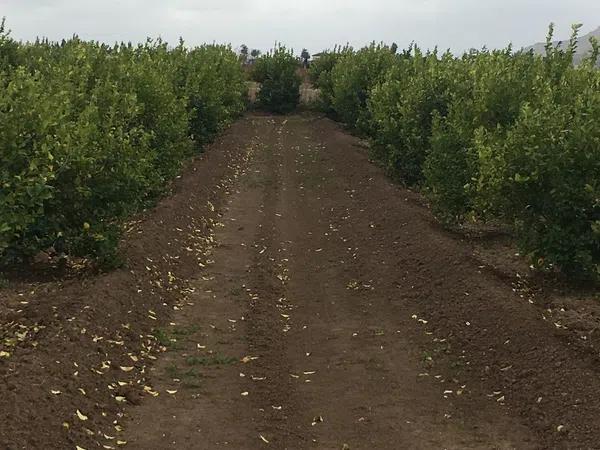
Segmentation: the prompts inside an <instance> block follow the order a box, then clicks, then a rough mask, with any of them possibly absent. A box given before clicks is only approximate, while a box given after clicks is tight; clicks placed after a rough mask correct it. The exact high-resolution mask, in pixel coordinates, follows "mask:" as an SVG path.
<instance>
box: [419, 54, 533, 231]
mask: <svg viewBox="0 0 600 450" xmlns="http://www.w3.org/2000/svg"><path fill="white" fill-rule="evenodd" d="M458 64H459V66H458V69H456V68H455V69H454V70H453V73H454V74H455V75H454V78H455V83H454V85H453V87H452V90H451V93H450V101H449V103H448V106H447V113H446V114H445V115H442V116H441V117H440V120H438V121H437V123H436V124H435V126H434V127H433V128H432V132H431V139H430V144H431V146H430V149H429V152H428V154H427V158H426V160H425V162H424V175H425V185H426V188H427V192H428V195H429V198H430V200H431V202H432V207H433V209H434V211H435V212H436V214H437V215H438V217H439V218H441V219H442V220H443V221H444V222H447V223H457V222H460V221H462V220H464V218H465V217H467V216H472V215H473V214H475V212H476V210H478V211H477V213H478V214H479V215H481V214H484V213H485V214H487V213H490V212H491V211H487V210H486V209H485V208H482V207H481V206H482V205H481V204H479V205H477V204H476V203H477V201H478V199H477V178H478V171H479V169H478V167H479V165H478V162H477V152H476V150H475V144H474V139H475V136H476V134H477V132H480V131H482V130H485V131H486V132H487V133H488V134H493V135H495V136H496V139H499V140H502V139H503V138H504V135H505V133H506V130H507V129H508V128H509V127H510V126H512V124H513V123H514V122H515V120H516V119H517V117H518V115H519V111H520V108H521V106H522V105H523V103H524V102H525V101H528V100H529V99H530V98H532V97H533V96H534V95H535V93H534V91H533V87H534V82H535V80H536V77H538V76H539V74H540V69H541V65H540V64H539V58H538V59H536V58H534V56H533V55H531V54H517V55H513V54H512V51H511V49H510V47H509V48H508V49H506V50H503V51H494V52H488V51H483V52H471V53H470V54H467V55H465V56H464V57H463V58H462V60H461V61H460V62H459V63H458Z"/></svg>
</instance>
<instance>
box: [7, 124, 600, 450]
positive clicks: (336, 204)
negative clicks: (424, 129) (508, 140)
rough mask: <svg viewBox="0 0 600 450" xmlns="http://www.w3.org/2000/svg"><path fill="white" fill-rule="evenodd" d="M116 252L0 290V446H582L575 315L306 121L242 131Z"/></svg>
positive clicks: (598, 429)
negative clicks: (106, 261) (103, 265)
mask: <svg viewBox="0 0 600 450" xmlns="http://www.w3.org/2000/svg"><path fill="white" fill-rule="evenodd" d="M501 248H506V249H510V245H508V244H507V245H506V246H505V247H501ZM124 250H125V252H126V254H127V255H128V261H129V264H128V268H127V269H124V270H120V271H117V272H114V273H111V274H109V275H105V276H103V277H98V278H92V279H85V280H71V281H68V282H64V283H58V282H57V283H43V284H42V283H40V284H39V285H37V286H32V285H30V284H28V285H24V284H23V285H20V286H18V285H17V286H13V287H11V289H10V290H5V291H2V292H3V294H2V295H3V296H4V298H2V306H1V307H0V308H1V309H0V312H1V315H0V319H1V320H2V328H1V329H2V330H3V331H2V332H0V333H3V334H0V338H3V339H4V340H5V341H6V340H7V339H12V340H13V341H14V342H13V341H11V342H10V343H9V344H10V345H8V344H6V343H5V344H3V345H4V346H3V347H1V348H2V349H8V351H9V352H10V356H8V357H4V358H0V375H1V376H2V377H3V381H4V382H3V383H2V384H0V411H1V413H0V414H1V415H0V420H1V421H2V424H3V425H2V427H0V447H2V448H10V449H12V448H75V445H79V446H81V447H82V448H87V449H90V448H102V446H106V447H105V448H119V447H121V446H126V448H134V449H167V448H177V449H204V448H206V449H213V448H221V447H229V448H235V449H256V448H269V447H271V448H287V449H305V448H318V449H342V448H350V449H371V448H373V449H375V448H376V449H397V448H422V449H431V448H440V449H443V448H448V449H450V448H453V449H463V448H481V449H488V448H499V449H508V448H519V449H521V448H526V449H527V448H535V449H537V448H599V447H600V445H599V444H598V443H599V442H600V422H599V421H598V420H596V418H597V417H598V416H599V413H600V397H599V395H598V394H599V393H600V378H599V377H598V375H599V373H598V368H599V367H600V366H599V365H598V361H597V355H598V353H597V349H596V347H595V345H594V337H595V336H594V327H593V326H592V325H590V324H593V323H594V320H596V319H597V316H596V315H595V314H596V309H595V307H594V304H593V303H591V302H588V303H584V304H583V305H584V306H583V307H579V309H575V308H573V309H571V308H570V307H569V305H572V304H574V301H572V300H571V299H567V298H563V299H562V300H557V297H556V295H554V294H552V295H551V294H550V293H549V292H548V291H549V290H548V289H547V290H546V291H541V292H539V291H537V290H536V289H534V288H532V287H530V286H529V284H528V278H527V276H526V272H527V268H526V267H524V268H523V270H522V273H523V275H522V276H523V278H521V279H519V278H517V277H514V276H513V275H512V273H513V272H514V267H516V266H515V265H517V266H518V265H519V264H520V260H518V259H516V260H513V258H508V261H505V260H503V258H504V257H503V256H502V255H503V254H502V253H498V248H497V246H495V247H494V246H491V245H487V244H486V245H484V244H482V243H480V242H479V243H478V242H474V241H473V240H465V239H464V238H462V237H460V236H455V235H451V234H449V233H446V232H444V231H442V230H441V229H440V228H439V227H438V226H437V225H436V224H435V222H434V221H433V219H432V218H431V215H430V213H429V212H428V211H427V209H426V208H424V207H423V206H422V205H421V201H420V199H419V197H418V196H417V195H415V194H412V193H410V192H408V191H404V190H402V189H399V188H398V187H396V186H394V185H392V184H391V183H390V182H389V181H388V180H387V179H386V178H385V176H384V175H383V173H382V172H381V171H380V170H379V169H378V168H377V167H376V166H374V165H372V164H370V163H369V161H368V158H367V156H366V152H365V149H364V148H362V147H361V146H360V145H359V142H358V140H357V139H355V138H354V137H351V136H349V135H347V134H345V133H344V132H342V131H341V130H340V128H339V127H338V126H337V125H335V124H334V123H332V122H330V121H328V120H326V119H321V118H318V117H315V116H310V115H307V116H290V117H287V118H282V117H270V116H262V115H251V116H248V117H247V118H245V119H243V120H241V121H240V122H239V123H237V124H236V125H235V126H234V127H233V128H232V129H231V130H229V131H228V132H227V133H226V134H225V135H224V136H223V137H222V139H220V141H219V142H217V143H216V144H215V145H214V146H213V147H212V148H211V149H210V150H209V151H208V152H207V154H206V155H205V156H204V157H203V158H202V159H201V160H199V161H197V162H195V163H194V164H192V165H191V167H190V168H189V170H187V172H186V173H185V174H184V176H183V177H182V179H181V180H179V182H178V183H177V184H176V187H175V193H174V195H173V196H172V197H170V198H169V199H167V200H165V201H164V202H162V203H161V205H160V206H159V207H158V208H157V209H156V210H154V211H151V212H150V213H149V214H148V215H147V216H146V217H144V218H142V220H141V221H140V222H139V223H135V224H133V228H132V230H131V231H130V233H129V235H128V239H127V241H126V244H125V249H124ZM519 270H521V269H519ZM32 291H33V294H30V292H32ZM553 295H554V296H553ZM23 302H27V303H23ZM561 302H562V303H561ZM548 309H550V311H548ZM561 309H562V310H563V311H561ZM575 316H576V317H578V318H580V319H581V318H582V317H584V316H585V320H583V319H582V320H580V323H581V324H582V325H581V326H579V327H571V326H570V324H567V321H568V319H569V317H575ZM11 322H12V323H13V324H12V325H10V324H11ZM22 327H25V328H22ZM36 327H37V328H36ZM572 328H575V329H572ZM24 332H25V335H24V337H23V338H22V339H21V338H20V336H23V333H24ZM584 338H585V339H584ZM0 342H2V341H0ZM82 391H83V392H82ZM56 392H58V393H56ZM78 409H79V413H80V414H79V416H78V413H77V410H78ZM81 416H84V417H86V419H85V420H82V417H81ZM63 422H66V423H67V425H68V426H66V425H64V424H63ZM33 429H35V430H36V433H32V432H31V430H33Z"/></svg>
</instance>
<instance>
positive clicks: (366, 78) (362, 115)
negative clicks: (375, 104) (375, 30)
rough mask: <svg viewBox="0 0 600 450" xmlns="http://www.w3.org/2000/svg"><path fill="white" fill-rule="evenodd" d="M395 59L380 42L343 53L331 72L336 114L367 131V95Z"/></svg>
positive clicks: (353, 126) (333, 102) (351, 126)
mask: <svg viewBox="0 0 600 450" xmlns="http://www.w3.org/2000/svg"><path fill="white" fill-rule="evenodd" d="M397 61H398V57H397V56H396V55H395V54H394V53H392V51H391V50H390V48H389V47H387V46H384V45H375V44H371V45H370V46H369V47H365V48H363V49H360V50H359V51H357V52H346V53H344V54H343V55H342V57H341V58H340V59H339V61H338V62H337V64H335V66H334V67H333V70H332V72H331V83H332V86H333V90H332V91H333V100H332V107H333V110H334V111H335V114H336V116H337V117H338V118H339V119H340V120H341V121H342V122H344V123H345V124H347V125H348V126H349V127H350V128H353V129H356V130H358V131H359V132H362V133H365V134H368V133H369V131H370V127H371V119H370V114H369V111H368V109H367V99H368V98H369V95H370V92H371V89H373V87H374V86H376V85H377V84H378V83H380V82H381V81H383V80H384V78H385V75H386V74H387V72H388V70H390V69H391V68H392V66H394V64H396V62H397Z"/></svg>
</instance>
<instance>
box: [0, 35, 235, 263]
mask: <svg viewBox="0 0 600 450" xmlns="http://www.w3.org/2000/svg"><path fill="white" fill-rule="evenodd" d="M6 49H10V52H8V51H7V50H6ZM2 55H8V56H5V57H2ZM0 63H1V64H2V65H1V66H0V186H1V189H0V260H1V261H2V262H3V263H5V264H6V263H11V262H15V261H19V260H27V259H28V258H30V257H31V256H33V255H35V254H36V253H38V252H39V251H41V250H47V249H49V248H51V247H54V249H55V250H56V251H59V252H65V253H70V254H75V255H90V256H93V257H96V258H97V259H98V260H99V262H100V263H102V264H111V263H112V262H113V261H114V259H115V251H116V245H117V242H118V232H119V229H120V223H121V221H122V220H123V219H124V218H126V217H127V216H128V215H130V214H132V213H134V212H136V211H138V210H140V209H141V208H143V207H145V206H147V205H148V204H150V203H151V202H152V201H153V200H154V199H156V198H157V196H158V195H159V194H160V193H161V192H162V191H163V190H164V188H165V186H166V184H167V182H168V181H169V180H170V179H171V178H172V177H173V176H174V175H175V174H177V172H178V171H179V169H180V167H181V164H182V162H183V161H184V160H185V159H186V158H188V157H189V156H191V155H193V154H194V153H195V152H197V151H198V149H199V146H200V145H201V144H203V143H205V142H207V141H208V140H210V139H211V137H212V136H214V135H215V133H217V132H219V130H221V129H222V128H223V127H224V126H226V125H227V124H228V123H229V122H231V120H233V119H234V118H235V117H236V116H238V115H239V114H240V113H241V112H242V111H243V109H244V105H245V96H246V91H245V83H244V80H243V74H242V70H241V67H240V64H239V62H238V60H237V57H236V55H235V54H234V53H233V52H232V51H231V50H230V49H229V48H227V47H221V46H212V45H211V46H203V47H200V48H196V49H192V50H188V49H186V48H185V47H184V46H183V44H181V45H179V46H178V47H176V48H174V49H170V48H169V47H168V46H167V44H166V43H163V42H161V41H160V40H159V41H156V42H153V41H150V40H148V42H147V43H146V44H144V45H139V46H133V45H131V44H128V45H125V44H122V45H116V46H112V47H111V46H106V45H101V44H98V43H93V42H83V41H80V40H79V39H77V38H74V39H71V40H69V41H63V42H61V43H51V42H46V41H41V42H40V41H38V42H36V43H27V44H20V43H19V44H17V43H15V42H14V41H12V40H11V39H10V37H9V36H8V35H7V33H6V32H2V34H0Z"/></svg>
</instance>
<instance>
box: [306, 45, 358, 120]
mask: <svg viewBox="0 0 600 450" xmlns="http://www.w3.org/2000/svg"><path fill="white" fill-rule="evenodd" d="M351 52H352V49H351V48H350V47H343V48H342V47H340V48H338V47H335V48H334V49H333V51H330V52H323V53H322V54H321V56H320V57H319V59H317V60H316V61H313V63H312V64H311V66H310V69H309V76H310V80H311V82H312V84H313V86H314V87H315V88H317V89H319V91H320V95H319V103H320V108H321V109H322V110H323V111H324V112H326V113H327V114H330V115H332V114H334V113H335V111H334V109H333V98H334V93H333V81H332V79H331V72H332V71H333V68H334V67H335V65H336V64H337V63H338V61H339V60H340V59H341V58H342V57H343V56H344V55H345V54H348V53H351Z"/></svg>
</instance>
